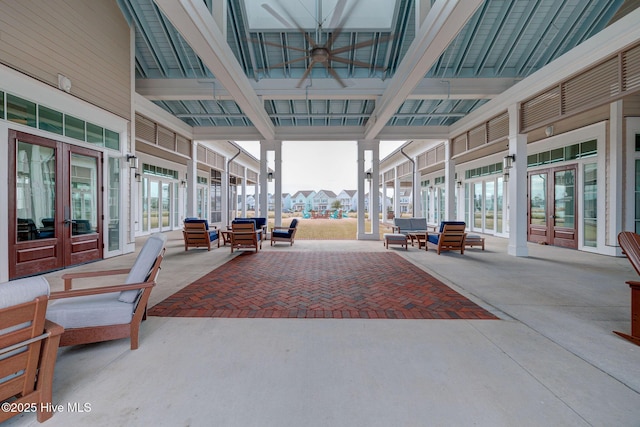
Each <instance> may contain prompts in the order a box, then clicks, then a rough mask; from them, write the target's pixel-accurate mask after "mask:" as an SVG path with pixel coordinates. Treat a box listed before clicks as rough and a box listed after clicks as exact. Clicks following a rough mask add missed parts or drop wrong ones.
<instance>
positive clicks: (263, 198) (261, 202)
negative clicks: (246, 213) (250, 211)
mask: <svg viewBox="0 0 640 427" xmlns="http://www.w3.org/2000/svg"><path fill="white" fill-rule="evenodd" d="M268 151H269V141H260V176H259V177H258V182H259V184H260V191H259V192H258V187H257V186H256V195H257V196H258V197H256V202H258V203H257V205H256V211H255V212H256V217H264V218H266V217H267V211H268V209H269V203H268V193H269V188H268V187H267V173H268V166H269V165H268V164H267V158H268V157H267V153H268Z"/></svg>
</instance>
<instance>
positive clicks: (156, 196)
mask: <svg viewBox="0 0 640 427" xmlns="http://www.w3.org/2000/svg"><path fill="white" fill-rule="evenodd" d="M149 225H150V227H151V230H152V231H153V230H159V229H160V183H159V182H158V181H151V180H149Z"/></svg>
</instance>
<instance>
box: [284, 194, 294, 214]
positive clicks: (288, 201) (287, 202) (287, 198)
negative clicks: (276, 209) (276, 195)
mask: <svg viewBox="0 0 640 427" xmlns="http://www.w3.org/2000/svg"><path fill="white" fill-rule="evenodd" d="M282 210H283V211H285V212H289V211H291V210H293V199H292V198H291V194H289V193H282Z"/></svg>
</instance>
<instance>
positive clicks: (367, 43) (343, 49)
mask: <svg viewBox="0 0 640 427" xmlns="http://www.w3.org/2000/svg"><path fill="white" fill-rule="evenodd" d="M392 38H393V34H389V35H388V36H384V37H380V38H379V39H377V40H376V39H371V40H365V41H363V42H360V43H356V44H352V45H350V46H345V47H339V48H338V49H333V50H332V51H331V54H332V55H334V54H336V53H342V52H347V51H349V50H354V49H359V48H361V47H365V46H371V45H372V44H374V43H383V42H386V41H387V40H390V39H392Z"/></svg>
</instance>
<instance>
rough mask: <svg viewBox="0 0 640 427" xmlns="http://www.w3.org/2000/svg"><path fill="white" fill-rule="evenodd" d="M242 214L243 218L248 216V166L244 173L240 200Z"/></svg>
mask: <svg viewBox="0 0 640 427" xmlns="http://www.w3.org/2000/svg"><path fill="white" fill-rule="evenodd" d="M240 216H241V217H242V218H246V217H247V168H246V167H245V168H244V175H242V201H241V202H240Z"/></svg>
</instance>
